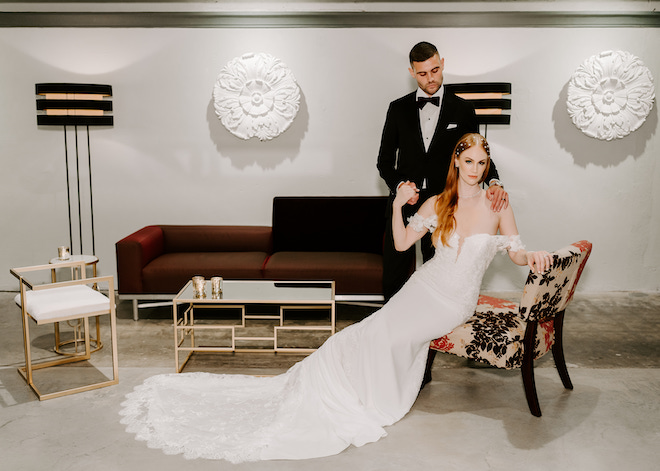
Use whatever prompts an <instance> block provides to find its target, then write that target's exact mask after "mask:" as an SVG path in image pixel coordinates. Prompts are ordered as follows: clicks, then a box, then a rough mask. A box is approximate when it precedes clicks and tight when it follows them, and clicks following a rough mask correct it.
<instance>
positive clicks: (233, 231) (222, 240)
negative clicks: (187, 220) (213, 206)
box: [160, 226, 272, 253]
mask: <svg viewBox="0 0 660 471" xmlns="http://www.w3.org/2000/svg"><path fill="white" fill-rule="evenodd" d="M160 227H161V229H162V230H163V239H164V246H165V247H164V252H165V253H176V252H267V253H270V251H271V248H272V230H271V228H270V227H268V226H160Z"/></svg>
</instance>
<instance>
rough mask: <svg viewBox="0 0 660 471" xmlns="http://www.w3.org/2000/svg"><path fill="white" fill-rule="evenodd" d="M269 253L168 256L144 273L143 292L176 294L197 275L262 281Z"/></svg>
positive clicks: (204, 253)
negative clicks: (263, 269)
mask: <svg viewBox="0 0 660 471" xmlns="http://www.w3.org/2000/svg"><path fill="white" fill-rule="evenodd" d="M267 257H268V254H267V253H266V252H188V253H167V254H163V255H161V256H160V257H158V258H156V259H155V260H153V261H151V262H150V263H149V264H147V266H145V267H144V269H143V271H142V283H143V287H144V290H143V292H144V293H157V294H167V293H171V294H175V293H178V292H179V291H180V290H181V288H183V286H184V285H185V284H186V282H187V281H188V280H190V278H192V277H193V276H195V275H202V276H204V277H205V278H210V277H212V276H222V277H223V278H228V279H237V280H247V279H260V278H262V268H263V266H264V263H265V262H266V259H267Z"/></svg>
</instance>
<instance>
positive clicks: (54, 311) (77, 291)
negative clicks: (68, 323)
mask: <svg viewBox="0 0 660 471" xmlns="http://www.w3.org/2000/svg"><path fill="white" fill-rule="evenodd" d="M25 299H26V310H27V313H28V314H29V315H30V317H32V318H33V319H34V320H35V321H36V322H37V324H41V323H48V322H55V321H59V320H67V319H78V318H80V317H84V316H85V315H86V314H91V313H94V312H99V311H107V310H108V309H110V300H109V299H108V298H107V297H106V296H104V295H103V294H101V293H99V292H98V291H96V290H94V289H92V288H91V287H89V286H87V285H74V286H64V287H62V288H52V289H45V290H37V291H27V292H26V293H25ZM14 301H15V302H16V304H18V306H19V307H20V305H21V295H20V293H19V294H18V295H16V297H15V298H14Z"/></svg>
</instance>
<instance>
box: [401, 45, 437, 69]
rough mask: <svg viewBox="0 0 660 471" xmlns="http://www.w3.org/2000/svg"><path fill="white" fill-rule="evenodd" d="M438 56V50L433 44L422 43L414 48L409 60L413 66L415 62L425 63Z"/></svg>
mask: <svg viewBox="0 0 660 471" xmlns="http://www.w3.org/2000/svg"><path fill="white" fill-rule="evenodd" d="M436 54H438V49H437V48H436V47H435V46H434V45H433V44H431V43H429V42H426V41H422V42H421V43H417V44H415V45H414V46H413V48H412V49H411V50H410V54H409V55H408V58H409V59H410V64H412V63H413V62H424V61H426V60H428V59H430V58H431V57H433V56H434V55H436Z"/></svg>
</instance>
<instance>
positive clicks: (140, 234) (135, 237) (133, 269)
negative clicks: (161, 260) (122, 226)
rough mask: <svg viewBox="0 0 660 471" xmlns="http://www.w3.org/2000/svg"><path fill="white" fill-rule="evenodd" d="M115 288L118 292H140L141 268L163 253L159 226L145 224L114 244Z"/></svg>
mask: <svg viewBox="0 0 660 471" xmlns="http://www.w3.org/2000/svg"><path fill="white" fill-rule="evenodd" d="M115 249H116V253H117V290H118V291H119V293H120V294H133V293H141V292H142V290H143V288H142V269H143V268H144V267H145V266H146V265H147V264H148V263H149V262H150V261H152V260H153V259H154V258H156V257H158V256H159V255H162V254H163V251H164V249H165V241H164V237H163V230H162V229H161V227H160V226H146V227H143V228H142V229H140V230H139V231H137V232H134V233H133V234H131V235H129V236H127V237H125V238H123V239H122V240H120V241H119V242H117V243H116V244H115Z"/></svg>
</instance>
